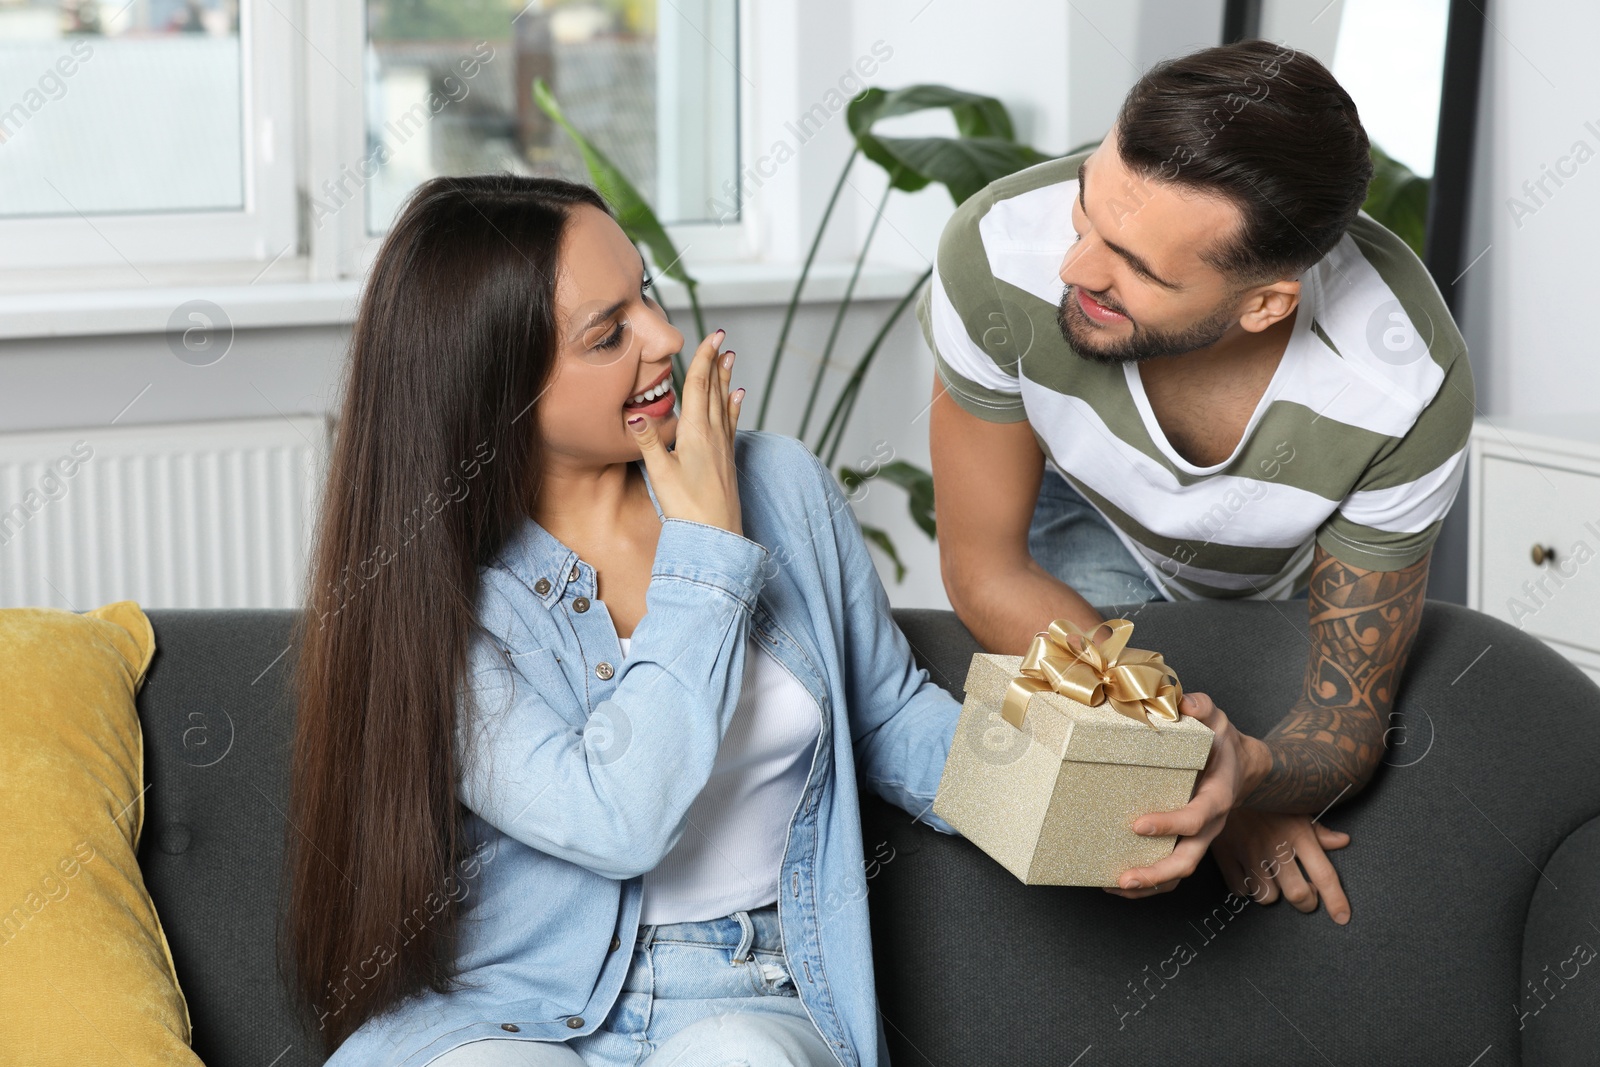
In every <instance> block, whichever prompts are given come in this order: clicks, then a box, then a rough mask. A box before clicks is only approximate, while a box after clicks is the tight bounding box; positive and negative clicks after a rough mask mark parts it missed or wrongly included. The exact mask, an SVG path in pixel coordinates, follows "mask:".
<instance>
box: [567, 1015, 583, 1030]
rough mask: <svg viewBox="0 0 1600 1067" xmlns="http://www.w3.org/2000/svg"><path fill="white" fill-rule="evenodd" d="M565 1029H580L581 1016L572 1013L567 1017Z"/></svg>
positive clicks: (581, 1027) (581, 1024) (581, 1025)
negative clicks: (571, 1015) (570, 1016)
mask: <svg viewBox="0 0 1600 1067" xmlns="http://www.w3.org/2000/svg"><path fill="white" fill-rule="evenodd" d="M567 1029H569V1030H581V1029H583V1016H581V1015H574V1016H573V1017H572V1018H570V1019H568V1020H567Z"/></svg>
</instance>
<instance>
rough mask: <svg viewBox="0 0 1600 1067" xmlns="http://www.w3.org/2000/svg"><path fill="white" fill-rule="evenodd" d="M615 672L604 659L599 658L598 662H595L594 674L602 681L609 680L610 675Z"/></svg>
mask: <svg viewBox="0 0 1600 1067" xmlns="http://www.w3.org/2000/svg"><path fill="white" fill-rule="evenodd" d="M615 673H616V671H613V670H612V669H611V664H609V663H607V662H605V661H604V660H601V661H600V662H599V663H597V664H595V667H594V676H595V677H596V678H598V679H600V680H601V681H602V682H609V681H610V680H611V676H612V675H613V674H615Z"/></svg>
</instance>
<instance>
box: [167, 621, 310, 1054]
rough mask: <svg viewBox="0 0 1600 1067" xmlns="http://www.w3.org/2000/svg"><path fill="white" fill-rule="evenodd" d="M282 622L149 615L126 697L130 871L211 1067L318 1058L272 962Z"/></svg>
mask: <svg viewBox="0 0 1600 1067" xmlns="http://www.w3.org/2000/svg"><path fill="white" fill-rule="evenodd" d="M295 616H296V612H293V611H198V610H176V609H175V610H165V611H161V610H153V611H151V612H150V621H151V623H152V624H154V626H155V630H156V636H157V637H158V638H159V640H160V643H161V647H160V650H159V651H158V652H157V653H156V658H155V662H154V663H153V664H151V666H150V677H149V678H148V679H147V680H146V682H145V687H144V691H143V692H142V693H140V695H139V714H140V717H141V719H142V720H143V722H144V730H145V737H146V738H147V741H148V745H147V755H148V767H149V776H150V793H149V797H148V798H147V799H148V800H149V804H150V818H149V830H148V832H147V833H146V834H145V840H144V845H143V847H142V848H141V850H140V853H139V860H140V862H141V863H143V864H144V874H145V883H146V884H147V885H148V886H149V887H150V894H151V896H153V897H154V898H155V901H156V906H157V907H158V908H160V909H161V914H162V915H165V916H168V922H167V933H168V935H169V937H170V938H171V941H172V956H173V959H174V961H175V962H176V963H177V967H178V978H179V979H180V980H181V981H182V982H183V986H184V988H185V989H186V990H188V991H189V1009H190V1012H191V1013H192V1015H193V1017H194V1050H195V1052H196V1053H198V1054H199V1055H200V1057H201V1058H202V1059H203V1060H205V1061H206V1063H208V1064H211V1065H212V1067H233V1065H235V1064H239V1065H261V1067H266V1065H268V1064H270V1065H272V1067H307V1065H312V1067H314V1065H316V1064H320V1063H322V1062H323V1059H324V1057H323V1056H322V1055H321V1054H320V1053H319V1052H318V1051H317V1049H316V1046H315V1042H314V1041H313V1040H312V1037H311V1036H310V1035H309V1034H307V1033H306V1032H305V1030H304V1029H303V1028H302V1027H301V1025H300V1023H299V1021H298V1020H297V1019H296V1017H295V1014H294V1012H293V1009H292V1008H291V1007H290V1004H289V1000H288V996H287V994H286V993H285V990H284V985H283V983H282V982H281V981H280V978H279V975H280V967H279V962H278V956H277V952H276V936H277V924H278V918H279V910H278V909H279V897H278V888H279V885H280V883H281V879H282V866H283V843H284V836H285V835H286V834H290V833H293V832H294V830H293V829H292V828H290V827H289V826H288V824H287V823H286V821H285V815H284V813H285V812H286V811H287V810H288V783H289V751H290V738H291V736H292V734H293V730H294V702H293V700H292V698H291V696H290V693H289V687H288V679H289V675H290V671H291V670H292V669H293V667H294V660H295V653H294V650H293V649H292V648H290V629H291V626H292V624H293V622H294V619H295Z"/></svg>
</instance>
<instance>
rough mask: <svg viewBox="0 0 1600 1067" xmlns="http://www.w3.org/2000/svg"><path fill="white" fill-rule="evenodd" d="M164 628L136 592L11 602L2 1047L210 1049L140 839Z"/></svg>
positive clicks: (4, 653)
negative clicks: (158, 634) (149, 881)
mask: <svg viewBox="0 0 1600 1067" xmlns="http://www.w3.org/2000/svg"><path fill="white" fill-rule="evenodd" d="M155 650H156V638H155V632H154V631H153V630H151V628H150V620H149V619H147V618H145V615H144V612H142V611H140V610H139V605H137V604H135V603H134V602H133V601H131V600H124V601H120V602H118V603H115V604H108V605H106V606H105V607H103V608H99V609H97V610H95V611H89V612H85V613H83V614H81V615H79V614H75V613H73V612H70V611H57V610H52V609H48V608H10V609H6V610H0V1004H3V1005H4V1006H5V1008H4V1010H3V1011H0V1049H3V1050H4V1052H3V1054H0V1059H3V1060H4V1061H5V1062H6V1063H18V1064H28V1065H30V1067H55V1065H57V1064H59V1065H61V1067H82V1065H83V1064H91V1063H116V1064H123V1065H140V1067H142V1065H144V1064H187V1065H195V1064H199V1063H200V1059H199V1057H197V1056H196V1055H195V1054H194V1053H193V1052H192V1051H190V1049H189V1037H190V1023H189V1006H188V1004H187V1003H185V1001H184V999H183V991H182V990H180V989H179V988H178V977H177V973H176V972H175V971H174V969H173V966H172V953H171V951H170V950H169V949H168V948H167V938H166V935H165V934H163V933H162V931H161V921H160V920H159V919H158V918H156V909H155V905H154V904H152V903H151V901H150V894H149V893H147V892H146V891H145V887H144V878H143V877H142V876H141V874H140V871H139V862H138V859H137V852H138V847H139V834H140V831H141V830H142V829H143V827H144V738H143V734H142V733H141V732H140V729H139V715H138V712H137V710H136V709H135V708H134V696H135V695H136V694H137V693H138V692H139V687H140V686H141V685H142V684H143V683H144V674H145V670H146V669H147V668H148V667H149V666H150V659H151V657H152V656H154V655H155Z"/></svg>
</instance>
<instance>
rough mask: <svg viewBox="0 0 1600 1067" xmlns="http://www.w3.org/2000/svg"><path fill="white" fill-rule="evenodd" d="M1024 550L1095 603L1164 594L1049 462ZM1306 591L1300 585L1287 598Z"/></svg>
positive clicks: (1145, 599) (1140, 599) (1136, 601)
mask: <svg viewBox="0 0 1600 1067" xmlns="http://www.w3.org/2000/svg"><path fill="white" fill-rule="evenodd" d="M1028 551H1029V552H1031V553H1032V554H1033V558H1034V559H1035V560H1037V561H1038V563H1039V566H1041V567H1043V568H1044V569H1045V570H1046V571H1048V572H1049V573H1051V574H1053V575H1054V576H1055V577H1057V578H1059V579H1061V580H1062V581H1063V582H1066V583H1067V584H1068V585H1070V586H1072V588H1073V589H1074V590H1076V591H1077V593H1078V595H1079V596H1081V597H1083V599H1085V600H1087V601H1088V602H1089V603H1091V604H1093V605H1094V606H1095V607H1097V608H1098V607H1109V606H1112V605H1120V604H1142V603H1146V602H1148V601H1152V600H1165V599H1166V598H1165V597H1163V596H1162V595H1161V592H1160V590H1158V589H1157V588H1156V587H1155V584H1154V583H1153V582H1151V581H1150V579H1149V577H1148V576H1147V575H1146V574H1145V572H1144V568H1142V567H1140V566H1139V562H1138V560H1136V559H1134V558H1133V556H1132V555H1130V554H1129V552H1128V550H1127V548H1125V547H1124V546H1123V544H1122V541H1121V540H1120V539H1119V538H1118V537H1117V535H1116V532H1115V531H1113V530H1112V529H1111V525H1110V524H1109V523H1107V522H1106V520H1105V519H1104V518H1103V517H1101V515H1100V513H1099V512H1098V511H1096V510H1095V508H1094V505H1093V504H1091V503H1089V502H1088V501H1087V500H1085V499H1084V498H1083V494H1081V493H1079V492H1078V491H1077V490H1076V489H1074V488H1073V487H1072V485H1071V484H1070V483H1069V482H1068V481H1067V480H1066V479H1065V478H1063V477H1061V475H1059V474H1057V473H1056V472H1055V471H1052V470H1050V469H1049V468H1046V469H1045V472H1044V482H1043V484H1041V485H1040V486H1039V501H1038V503H1037V504H1035V505H1034V509H1033V520H1032V523H1031V525H1030V526H1029V528H1028ZM1307 594H1308V590H1305V589H1302V590H1301V591H1300V592H1299V593H1298V594H1296V595H1295V596H1294V597H1292V598H1291V599H1294V600H1303V599H1305V598H1306V596H1307Z"/></svg>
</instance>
